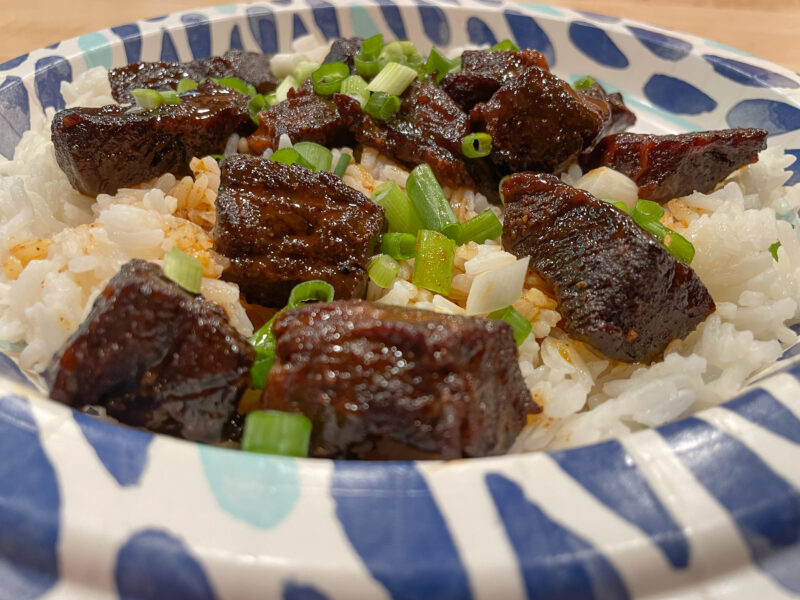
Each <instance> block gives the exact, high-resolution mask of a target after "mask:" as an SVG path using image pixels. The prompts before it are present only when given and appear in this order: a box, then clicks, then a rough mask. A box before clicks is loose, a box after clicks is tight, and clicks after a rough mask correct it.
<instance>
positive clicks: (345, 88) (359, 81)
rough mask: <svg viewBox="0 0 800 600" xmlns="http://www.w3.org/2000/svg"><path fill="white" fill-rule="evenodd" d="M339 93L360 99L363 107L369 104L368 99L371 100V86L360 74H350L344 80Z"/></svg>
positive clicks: (359, 101)
mask: <svg viewBox="0 0 800 600" xmlns="http://www.w3.org/2000/svg"><path fill="white" fill-rule="evenodd" d="M339 93H340V94H345V95H347V96H350V97H351V98H355V99H356V100H358V103H359V104H360V105H361V108H364V106H365V105H366V104H367V100H369V86H368V85H367V82H366V81H364V78H363V77H361V76H360V75H350V76H349V77H347V78H346V79H345V80H344V81H342V87H341V88H339Z"/></svg>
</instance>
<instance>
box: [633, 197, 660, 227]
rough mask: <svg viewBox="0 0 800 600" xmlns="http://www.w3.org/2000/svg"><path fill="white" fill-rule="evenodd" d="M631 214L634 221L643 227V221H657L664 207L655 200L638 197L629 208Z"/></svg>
mask: <svg viewBox="0 0 800 600" xmlns="http://www.w3.org/2000/svg"><path fill="white" fill-rule="evenodd" d="M631 216H632V217H633V220H634V221H636V222H637V223H638V224H639V225H641V226H642V227H644V224H645V223H648V222H650V221H658V220H659V219H660V218H661V217H663V216H664V208H663V207H662V206H661V205H660V204H658V203H657V202H653V201H651V200H641V199H639V200H637V201H636V204H635V205H634V207H633V210H631Z"/></svg>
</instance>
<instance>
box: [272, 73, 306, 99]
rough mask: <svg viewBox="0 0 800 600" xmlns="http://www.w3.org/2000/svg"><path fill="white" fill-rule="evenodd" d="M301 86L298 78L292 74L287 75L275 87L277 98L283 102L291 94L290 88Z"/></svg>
mask: <svg viewBox="0 0 800 600" xmlns="http://www.w3.org/2000/svg"><path fill="white" fill-rule="evenodd" d="M299 87H300V86H299V85H298V83H297V80H296V79H295V78H294V77H292V76H291V75H287V76H286V77H284V78H283V81H281V82H280V83H279V84H278V87H277V88H275V100H277V101H278V102H283V101H284V100H286V98H287V97H288V96H289V90H291V89H292V88H294V89H298V88H299Z"/></svg>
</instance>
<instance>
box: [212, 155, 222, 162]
mask: <svg viewBox="0 0 800 600" xmlns="http://www.w3.org/2000/svg"><path fill="white" fill-rule="evenodd" d="M209 156H210V157H211V158H213V159H214V160H215V161H217V162H219V161H221V160H225V155H224V154H209Z"/></svg>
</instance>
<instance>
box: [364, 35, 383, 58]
mask: <svg viewBox="0 0 800 600" xmlns="http://www.w3.org/2000/svg"><path fill="white" fill-rule="evenodd" d="M382 49H383V34H382V33H376V34H375V35H373V36H370V37H368V38H367V39H365V40H364V41H363V42H361V54H363V55H364V56H378V55H379V54H380V52H381V50H382Z"/></svg>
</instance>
